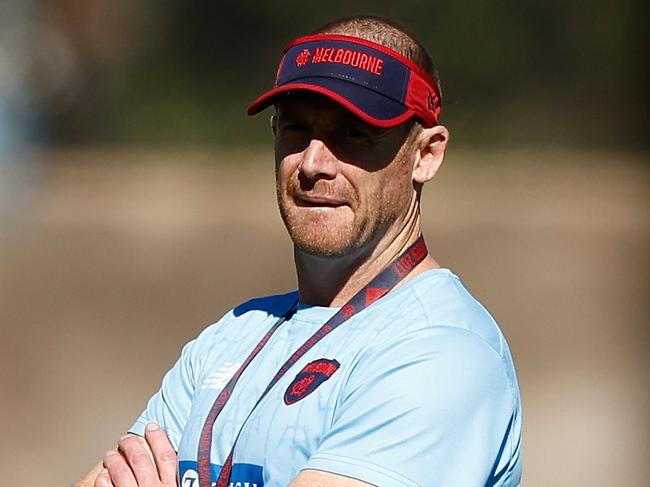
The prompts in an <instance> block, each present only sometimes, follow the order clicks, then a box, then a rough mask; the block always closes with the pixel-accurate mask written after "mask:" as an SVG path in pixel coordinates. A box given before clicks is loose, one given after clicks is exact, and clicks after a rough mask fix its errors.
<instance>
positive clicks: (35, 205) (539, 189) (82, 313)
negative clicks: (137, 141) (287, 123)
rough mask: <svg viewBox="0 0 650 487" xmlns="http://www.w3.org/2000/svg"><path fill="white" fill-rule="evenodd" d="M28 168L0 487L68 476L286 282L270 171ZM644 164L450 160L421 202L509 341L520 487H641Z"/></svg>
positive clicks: (216, 157) (3, 279)
mask: <svg viewBox="0 0 650 487" xmlns="http://www.w3.org/2000/svg"><path fill="white" fill-rule="evenodd" d="M47 159H48V160H47V161H45V162H46V164H44V165H43V167H42V170H41V171H40V172H33V173H29V176H28V179H29V184H28V185H27V186H28V187H29V189H30V191H31V192H30V193H28V197H24V198H22V199H18V200H12V202H9V203H6V205H11V206H7V207H6V208H4V209H3V210H4V211H0V229H1V230H0V330H1V332H2V340H1V343H2V345H1V347H2V348H1V350H2V353H1V355H0V371H1V372H0V386H1V387H2V391H3V394H2V396H1V399H0V418H1V419H0V421H1V423H0V425H1V431H2V440H1V443H0V471H2V472H3V477H4V481H3V485H46V484H47V485H67V484H71V483H72V482H73V481H75V480H77V479H78V478H79V477H80V476H81V475H83V474H84V473H85V471H86V470H87V469H88V468H90V466H91V465H93V464H94V463H95V462H96V461H98V460H99V459H100V458H101V456H102V454H103V452H104V451H105V450H106V449H108V448H109V447H111V446H112V444H113V442H114V440H115V439H116V438H117V437H119V436H120V435H121V434H122V432H124V431H125V430H126V428H127V427H128V426H129V425H130V424H131V421H132V420H133V419H134V418H135V417H136V416H137V414H138V413H139V411H140V409H141V408H142V407H143V406H144V404H145V401H146V399H147V398H148V396H149V395H151V394H152V393H153V392H154V391H155V390H156V388H157V386H158V384H159V381H160V378H161V375H162V373H163V372H164V371H165V370H166V369H167V368H168V367H169V366H170V365H171V364H172V362H173V361H174V360H175V357H176V355H177V354H178V352H179V350H180V347H181V345H182V344H183V343H185V342H186V341H187V340H189V339H190V338H192V337H193V336H194V335H195V334H196V333H197V332H198V331H199V330H200V329H201V328H202V327H203V326H205V325H206V324H208V323H210V322H212V321H214V320H216V319H217V318H218V317H219V316H220V315H221V314H222V313H223V312H224V311H225V310H226V309H227V308H229V307H231V306H233V305H235V304H237V303H238V302H240V301H242V300H244V299H246V298H248V297H250V296H253V295H260V294H265V293H272V292H281V291H285V290H289V289H291V288H293V287H294V278H293V274H292V261H291V252H290V244H289V241H288V239H287V237H286V236H285V234H284V230H283V228H282V225H281V222H280V219H279V217H278V216H277V212H276V209H275V200H274V190H273V182H272V162H271V160H270V157H268V156H266V155H264V156H262V155H259V154H253V153H251V154H238V155H234V154H227V153H151V152H127V151H110V152H109V151H106V152H101V151H93V152H90V151H88V152H83V151H76V152H58V153H54V154H49V155H48V156H47ZM228 160H235V163H232V164H217V163H218V162H223V161H228ZM644 164H645V160H644V158H642V157H641V156H638V157H633V156H623V155H620V154H616V153H611V154H607V153H585V152H582V153H579V152H557V153H554V152H550V151H547V152H543V153H539V152H525V151H522V152H513V153H505V152H504V153H490V154H488V155H486V154H483V153H477V152H474V153H473V152H454V151H453V150H452V152H451V153H450V154H449V156H448V159H447V161H446V166H445V167H444V168H443V170H442V171H441V173H440V174H439V177H438V178H437V180H436V181H435V182H434V183H432V184H431V185H430V187H428V188H427V190H426V191H425V195H424V199H425V201H424V208H425V222H426V235H427V241H428V244H429V248H430V250H431V252H432V253H433V255H434V256H435V257H436V258H437V260H438V261H439V262H442V263H443V264H444V265H446V266H448V267H451V268H452V269H453V270H454V271H456V272H457V273H458V274H459V275H460V276H461V277H462V278H463V280H464V281H465V283H466V284H467V285H468V287H469V288H470V289H471V290H472V291H473V293H474V294H475V295H476V296H477V297H479V299H481V300H482V301H483V302H484V303H485V304H486V306H487V307H488V308H489V309H490V310H491V311H492V313H493V314H494V315H495V316H496V318H497V319H498V320H499V321H500V323H501V324H502V327H503V329H504V331H505V332H506V334H507V336H508V338H509V341H510V344H511V348H512V350H513V354H514V356H515V360H516V363H517V367H518V372H519V377H520V383H521V389H522V393H523V400H524V414H525V417H524V421H525V423H524V424H525V438H524V445H525V470H524V485H525V486H528V487H546V486H554V487H562V486H567V487H568V486H601V485H602V486H610V485H625V486H630V487H641V486H644V485H648V484H647V482H648V479H649V478H650V471H649V467H648V463H647V458H648V452H649V450H650V449H649V446H650V441H649V437H648V430H649V428H648V426H649V424H648V423H649V421H648V413H647V411H648V406H649V405H650V404H649V401H648V398H649V395H648V389H647V378H648V368H649V367H648V365H649V362H648V350H649V345H650V343H649V340H648V338H649V336H650V330H649V327H648V311H649V310H648V271H649V270H650V261H649V258H648V248H649V247H648V244H649V243H650V220H649V218H648V216H649V211H648V210H649V208H650V198H649V197H648V196H649V191H648V190H649V186H648V182H649V179H650V178H649V176H650V171H649V170H648V169H647V166H645V165H644ZM23 179H24V177H23ZM5 183H7V181H5ZM5 187H6V184H5ZM0 201H2V200H0Z"/></svg>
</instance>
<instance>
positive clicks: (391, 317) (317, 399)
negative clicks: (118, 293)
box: [131, 269, 521, 487]
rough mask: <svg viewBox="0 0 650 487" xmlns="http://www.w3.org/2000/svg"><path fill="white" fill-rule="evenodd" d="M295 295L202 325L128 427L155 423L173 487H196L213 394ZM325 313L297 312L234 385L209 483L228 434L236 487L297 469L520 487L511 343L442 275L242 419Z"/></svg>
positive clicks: (412, 284) (366, 317)
mask: <svg viewBox="0 0 650 487" xmlns="http://www.w3.org/2000/svg"><path fill="white" fill-rule="evenodd" d="M296 299H297V294H296V293H295V292H294V293H290V294H286V295H281V296H272V297H266V298H260V299H254V300H252V301H249V302H247V303H245V304H243V305H241V306H239V307H238V308H235V309H234V310H232V311H230V312H229V313H228V314H226V315H225V316H224V317H223V318H222V319H221V320H220V321H218V322H217V323H215V324H214V325H211V326H209V327H208V328H206V329H205V330H204V331H203V332H202V333H201V334H200V335H199V336H198V337H197V338H196V339H195V340H193V341H191V342H189V343H188V344H187V345H186V346H185V347H184V348H183V351H182V353H181V357H180V358H179V360H178V361H177V362H176V364H175V365H174V366H173V368H172V369H171V370H170V371H169V372H168V373H167V374H166V375H165V377H164V379H163V382H162V386H161V388H160V390H159V391H158V392H157V393H156V394H155V395H154V396H153V397H152V398H151V399H150V401H149V403H148V405H147V408H146V409H145V411H144V412H143V413H142V415H141V416H140V418H138V420H137V421H136V423H135V424H134V425H133V427H132V428H131V431H132V432H134V433H137V434H143V432H144V427H145V426H146V424H147V423H149V422H156V423H158V424H160V425H162V426H163V427H164V428H165V430H166V431H167V433H168V435H169V437H170V440H171V442H172V444H173V446H174V448H176V449H177V451H178V459H179V477H180V485H181V487H198V480H197V473H196V472H197V470H198V468H197V449H198V440H199V435H200V432H201V428H202V426H203V423H204V421H205V419H206V416H207V414H208V411H209V410H210V408H211V406H212V404H213V402H214V400H215V398H216V397H217V395H218V394H219V392H220V391H221V389H222V388H223V386H224V385H225V384H226V382H227V381H228V380H229V379H230V377H231V376H232V375H233V374H234V373H235V371H236V370H237V369H238V367H239V365H240V364H241V363H242V362H243V361H244V360H245V358H246V357H247V356H248V354H249V353H250V351H251V350H252V349H253V347H254V346H255V345H256V344H257V343H258V342H259V341H260V339H261V338H262V336H263V335H264V334H265V333H266V332H267V330H268V329H269V328H270V327H271V326H272V325H273V324H274V323H275V322H276V321H277V320H278V318H279V317H280V316H282V315H283V314H284V313H286V312H287V310H288V309H289V308H290V307H291V305H292V304H293V303H294V302H295V300H296ZM336 311H337V309H336V308H325V307H316V306H306V305H299V307H298V310H297V311H296V313H295V314H294V315H293V316H292V317H291V318H290V319H289V320H288V321H287V322H285V323H283V324H282V325H281V326H280V328H279V329H278V331H277V332H276V333H275V334H274V335H273V336H272V338H271V340H270V341H269V342H268V344H267V345H266V346H265V347H264V348H263V349H262V351H261V352H260V353H259V355H258V356H257V357H256V358H255V360H254V361H253V362H252V363H251V364H250V366H249V367H248V368H247V369H246V371H245V372H244V373H243V375H242V376H241V377H240V379H239V382H238V383H237V386H236V388H235V390H234V392H233V395H232V397H231V399H230V401H229V402H228V403H227V405H226V406H225V408H224V409H223V410H222V412H221V414H220V416H219V418H218V419H217V421H216V423H215V426H214V430H213V441H212V451H211V462H212V464H213V465H212V470H213V476H214V477H213V481H216V478H217V475H218V473H219V471H220V470H221V465H222V464H223V462H224V460H225V458H226V457H227V455H228V453H229V452H230V449H231V447H232V444H233V442H234V440H235V437H236V436H237V435H238V434H239V438H238V440H237V444H236V448H235V453H234V462H233V463H234V465H233V472H232V477H231V480H232V484H231V485H233V486H234V487H262V486H264V487H286V486H287V485H288V484H289V483H290V482H291V480H292V479H293V478H294V477H295V476H296V475H297V474H298V473H299V472H300V470H303V469H317V470H324V471H327V472H332V473H335V474H340V475H344V476H348V477H353V478H356V479H359V480H362V481H364V482H367V483H369V484H374V485H378V486H382V487H392V486H443V487H453V486H459V487H460V486H462V487H474V486H509V487H510V486H518V485H519V484H520V477H521V455H520V454H521V442H520V438H521V405H520V397H519V388H518V385H517V378H516V375H515V370H514V366H513V363H512V358H511V355H510V351H509V349H508V345H507V343H506V340H505V338H504V337H503V335H502V333H501V331H500V330H499V328H498V326H497V324H496V323H495V321H494V320H493V319H492V317H491V316H490V315H489V314H488V313H487V311H486V310H485V309H484V308H483V307H482V306H481V305H480V304H479V303H478V302H477V301H476V300H475V299H474V298H473V297H472V296H471V295H470V294H469V293H468V291H467V290H466V289H465V288H464V287H463V285H462V283H461V282H460V280H459V279H458V277H456V276H455V275H454V274H453V273H451V272H450V271H449V270H447V269H435V270H430V271H426V272H423V273H422V274H420V275H418V276H417V277H415V278H414V279H412V280H411V281H409V282H407V283H405V284H404V285H403V286H401V287H399V288H397V289H395V290H393V291H392V292H390V293H389V294H387V295H386V296H384V297H383V298H381V299H379V300H378V301H376V302H375V303H374V304H372V305H371V306H370V307H368V308H366V309H365V310H363V311H362V312H360V313H359V314H357V315H354V316H353V317H352V318H350V319H349V320H348V321H347V322H345V323H344V324H343V325H341V326H340V327H339V328H337V329H335V330H334V331H333V332H331V333H330V334H329V335H328V336H326V337H325V338H324V339H323V340H321V341H320V342H319V343H318V344H317V345H316V346H315V347H314V348H312V349H311V350H309V351H308V352H307V353H306V354H305V355H304V356H303V357H302V358H301V359H300V360H299V361H298V362H297V363H296V364H295V365H294V367H293V368H292V369H291V370H289V372H287V373H286V374H285V376H284V377H283V378H282V379H281V380H280V382H278V383H277V384H276V385H275V387H274V388H273V389H272V390H271V391H270V392H269V393H268V395H267V396H266V397H265V398H264V400H263V401H262V402H261V403H260V404H259V405H258V407H257V408H255V409H254V410H252V408H253V405H254V404H255V402H256V401H257V399H258V397H259V396H260V395H261V393H262V392H263V390H264V389H265V388H266V386H267V385H268V383H269V382H270V380H271V378H272V377H273V376H274V375H275V373H276V372H277V371H278V369H279V368H280V366H281V365H282V364H283V363H284V362H285V361H286V359H287V358H288V357H289V356H290V355H291V354H292V353H293V352H294V351H295V350H296V349H297V348H298V347H299V346H300V345H302V344H303V343H304V342H305V340H306V339H307V338H309V337H310V336H311V335H312V334H313V333H314V332H315V331H316V330H318V328H320V326H321V325H323V324H324V323H325V322H326V321H327V320H328V319H329V318H330V317H331V316H332V315H334V313H335V312H336ZM251 410H252V412H251ZM240 430H241V432H240Z"/></svg>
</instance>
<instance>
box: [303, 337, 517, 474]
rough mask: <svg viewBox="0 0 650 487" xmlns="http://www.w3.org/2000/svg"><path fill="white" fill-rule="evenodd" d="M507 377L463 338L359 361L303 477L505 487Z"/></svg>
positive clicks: (498, 363) (417, 341)
mask: <svg viewBox="0 0 650 487" xmlns="http://www.w3.org/2000/svg"><path fill="white" fill-rule="evenodd" d="M507 370H508V367H507V365H506V363H505V362H504V360H503V358H502V357H501V356H500V355H499V353H498V352H497V351H496V350H495V349H493V348H492V347H491V346H490V345H489V344H488V343H487V342H485V341H484V340H483V339H481V338H480V337H479V336H477V335H475V334H474V333H472V332H469V331H467V330H464V329H459V328H454V327H432V328H427V329H426V330H422V331H418V332H413V333H410V334H408V335H405V336H404V337H402V338H400V339H399V340H396V341H395V342H393V343H391V344H390V345H389V346H386V347H383V348H382V349H381V350H378V351H376V352H374V353H373V354H372V356H368V357H367V358H366V359H360V360H359V361H358V363H357V364H356V365H355V367H354V369H353V370H352V371H351V372H350V375H349V377H348V380H347V382H346V384H345V385H344V386H343V390H342V393H341V397H340V400H339V402H338V403H337V409H336V411H335V413H334V419H333V424H332V426H331V429H330V431H329V432H328V433H327V434H326V435H325V437H324V438H323V440H322V442H321V444H320V445H319V447H318V449H317V451H316V452H315V454H314V455H312V457H311V458H310V459H309V461H308V463H307V465H306V466H305V467H304V468H308V469H317V470H324V471H328V472H331V473H337V474H340V475H345V476H348V477H353V478H356V479H359V480H362V481H364V482H368V483H370V484H374V485H378V486H382V487H391V486H445V487H453V486H463V487H473V486H485V485H491V486H492V485H511V484H507V483H503V479H504V478H505V477H503V475H504V473H506V472H505V470H507V468H508V467H507V464H508V462H506V463H505V465H506V466H505V468H504V464H503V462H501V461H500V458H501V457H502V456H509V455H510V454H511V453H512V452H511V449H512V443H511V440H512V422H513V421H514V419H515V418H514V417H515V415H516V411H517V406H516V404H518V403H517V402H516V401H517V399H516V398H515V397H514V392H513V389H514V388H513V387H512V384H511V380H510V376H509V374H508V372H507ZM499 476H501V481H498V477H499ZM512 485H518V483H517V484H512Z"/></svg>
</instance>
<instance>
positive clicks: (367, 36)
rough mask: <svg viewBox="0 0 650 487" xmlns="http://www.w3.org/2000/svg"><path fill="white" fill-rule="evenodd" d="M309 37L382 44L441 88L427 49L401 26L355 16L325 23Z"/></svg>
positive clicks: (381, 18)
mask: <svg viewBox="0 0 650 487" xmlns="http://www.w3.org/2000/svg"><path fill="white" fill-rule="evenodd" d="M312 34H339V35H348V36H354V37H358V38H360V39H364V40H366V41H370V42H375V43H377V44H381V45H382V46H384V47H388V48H389V49H392V50H393V51H395V52H397V53H399V54H401V55H402V56H404V57H406V58H407V59H410V60H411V61H413V62H414V63H415V64H417V65H418V66H420V67H421V68H422V69H424V71H426V72H427V73H428V74H429V75H430V76H431V77H432V78H433V80H434V81H435V82H436V84H438V86H439V85H440V78H439V76H438V71H437V70H436V67H435V65H434V64H433V61H432V59H431V56H430V55H429V53H428V52H427V50H426V48H425V47H424V46H423V45H422V44H421V43H420V41H418V40H417V39H416V37H415V36H414V35H413V34H411V33H410V32H408V31H407V30H406V29H405V28H404V27H403V26H401V25H399V24H398V23H397V22H394V21H392V20H389V19H386V18H383V17H377V16H374V15H355V16H352V17H343V18H340V19H336V20H333V21H332V22H328V23H327V24H325V25H323V26H322V27H319V28H318V29H316V30H315V31H314V32H312Z"/></svg>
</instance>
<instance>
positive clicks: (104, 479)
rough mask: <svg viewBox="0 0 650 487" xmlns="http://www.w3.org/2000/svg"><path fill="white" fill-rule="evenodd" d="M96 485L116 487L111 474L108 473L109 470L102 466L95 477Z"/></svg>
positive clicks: (98, 486) (97, 486)
mask: <svg viewBox="0 0 650 487" xmlns="http://www.w3.org/2000/svg"><path fill="white" fill-rule="evenodd" d="M95 487H114V486H113V482H111V476H110V475H109V474H108V470H106V469H105V468H102V469H101V471H100V472H99V473H98V474H97V478H96V479H95Z"/></svg>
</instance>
